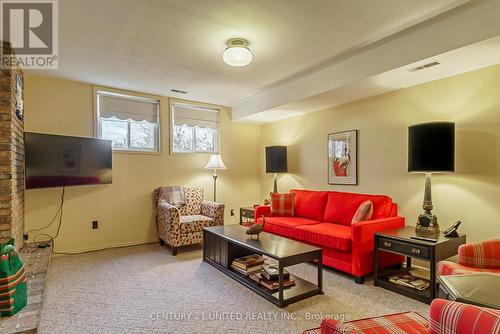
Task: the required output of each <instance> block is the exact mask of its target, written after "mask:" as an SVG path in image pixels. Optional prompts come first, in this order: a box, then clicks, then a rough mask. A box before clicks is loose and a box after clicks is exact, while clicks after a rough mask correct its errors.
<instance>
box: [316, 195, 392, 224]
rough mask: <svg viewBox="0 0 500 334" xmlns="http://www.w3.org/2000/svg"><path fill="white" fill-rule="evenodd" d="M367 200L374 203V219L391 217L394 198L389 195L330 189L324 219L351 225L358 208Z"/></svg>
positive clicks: (329, 221)
mask: <svg viewBox="0 0 500 334" xmlns="http://www.w3.org/2000/svg"><path fill="white" fill-rule="evenodd" d="M367 200H370V201H371V202H372V203H373V214H372V219H379V218H385V217H389V215H390V213H391V209H392V199H391V198H390V197H389V196H385V195H365V194H355V193H344V192H337V191H330V192H329V193H328V201H327V204H326V208H325V215H324V218H323V220H324V221H325V222H327V223H334V224H343V225H351V223H352V218H353V216H354V214H355V213H356V210H358V208H359V206H360V204H361V203H363V202H364V201H367Z"/></svg>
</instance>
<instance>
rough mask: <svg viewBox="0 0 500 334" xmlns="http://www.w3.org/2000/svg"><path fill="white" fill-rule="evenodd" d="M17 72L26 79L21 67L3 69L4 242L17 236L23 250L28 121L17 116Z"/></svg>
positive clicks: (0, 209) (0, 231) (0, 237)
mask: <svg viewBox="0 0 500 334" xmlns="http://www.w3.org/2000/svg"><path fill="white" fill-rule="evenodd" d="M0 43H1V44H0V48H1V50H0V53H3V54H7V53H10V52H11V51H10V46H9V44H8V43H6V42H1V41H0ZM17 75H19V76H21V78H23V73H22V71H21V70H20V69H18V68H10V69H0V243H4V242H7V241H9V240H10V239H14V241H15V245H16V248H17V249H19V248H21V247H22V246H23V228H24V123H23V121H21V120H19V118H18V117H17V116H16V76H17ZM22 81H23V83H24V80H22ZM23 98H24V97H23Z"/></svg>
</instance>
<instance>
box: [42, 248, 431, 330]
mask: <svg viewBox="0 0 500 334" xmlns="http://www.w3.org/2000/svg"><path fill="white" fill-rule="evenodd" d="M289 270H290V271H291V272H292V273H294V274H297V275H299V276H302V277H304V278H307V279H309V280H311V281H313V280H315V279H316V267H315V266H314V265H311V264H303V265H298V266H294V267H291V268H289ZM324 286H325V294H324V295H321V296H315V297H312V298H309V299H306V300H304V301H301V302H298V303H295V304H292V305H290V306H288V307H287V308H284V309H280V308H278V307H275V306H274V305H273V304H271V303H269V302H268V301H266V300H265V299H264V298H262V297H260V296H258V295H257V294H255V293H253V292H252V291H250V290H248V289H247V288H245V287H244V286H243V285H241V284H239V283H238V282H236V281H233V280H232V279H231V278H229V277H226V276H225V275H224V274H222V273H221V272H219V271H218V270H216V269H215V268H213V267H211V266H210V265H208V264H206V263H203V262H202V261H201V250H200V248H199V247H196V248H190V249H181V250H180V251H179V254H178V255H177V257H173V256H172V255H170V252H169V251H168V249H166V248H165V247H160V246H159V245H158V244H149V245H143V246H135V247H128V248H121V249H113V250H105V251H99V252H92V253H87V254H82V255H71V256H57V257H54V258H53V260H52V264H51V268H50V273H49V279H48V283H47V291H46V295H45V301H44V307H43V311H42V318H41V323H40V329H39V333H41V334H55V333H57V334H64V333H79V334H83V333H85V334H91V333H105V334H107V333H117V334H118V333H119V334H123V333H300V332H301V331H302V330H304V329H306V328H311V327H317V326H319V323H320V318H321V317H322V316H330V317H337V318H339V317H343V318H346V319H357V318H361V317H366V316H375V315H382V314H387V313H394V312H402V311H410V310H411V311H417V312H419V313H421V314H422V315H424V316H427V315H428V310H429V307H428V305H426V304H423V303H420V302H417V301H414V300H412V299H409V298H406V297H403V296H400V295H398V294H394V293H392V292H389V291H387V290H384V289H382V288H378V287H374V286H373V283H372V282H371V281H368V282H366V283H365V284H364V285H359V284H355V283H354V282H353V281H352V279H351V278H349V277H347V276H344V275H342V274H339V273H337V272H334V271H332V270H328V269H326V270H325V273H324Z"/></svg>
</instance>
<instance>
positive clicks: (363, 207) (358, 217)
mask: <svg viewBox="0 0 500 334" xmlns="http://www.w3.org/2000/svg"><path fill="white" fill-rule="evenodd" d="M372 215H373V203H372V201H370V200H368V201H364V202H363V203H361V204H360V205H359V207H358V209H357V210H356V213H355V214H354V216H353V217H352V222H351V224H354V223H357V222H363V221H366V220H370V219H372Z"/></svg>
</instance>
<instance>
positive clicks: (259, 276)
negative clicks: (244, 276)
mask: <svg viewBox="0 0 500 334" xmlns="http://www.w3.org/2000/svg"><path fill="white" fill-rule="evenodd" d="M263 273H264V271H263V270H262V271H261V272H259V273H255V274H251V275H250V276H249V277H250V278H251V279H253V280H254V281H255V282H257V283H259V284H260V285H262V286H263V287H265V288H267V289H269V290H271V291H276V290H278V289H279V287H280V283H279V280H277V279H276V280H269V279H267V278H265V277H264V275H263ZM294 285H295V280H294V279H290V275H288V278H287V279H285V280H284V281H283V286H284V287H285V288H289V287H291V286H294Z"/></svg>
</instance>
